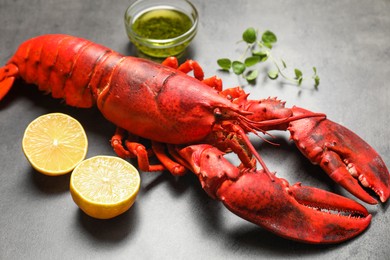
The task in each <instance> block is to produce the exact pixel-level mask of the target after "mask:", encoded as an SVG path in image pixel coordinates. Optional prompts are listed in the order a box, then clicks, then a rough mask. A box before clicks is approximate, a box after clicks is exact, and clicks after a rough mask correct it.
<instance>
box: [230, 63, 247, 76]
mask: <svg viewBox="0 0 390 260" xmlns="http://www.w3.org/2000/svg"><path fill="white" fill-rule="evenodd" d="M232 68H233V72H234V73H235V74H237V75H241V74H242V73H243V72H244V71H245V69H246V67H245V64H244V63H242V62H241V61H233V63H232Z"/></svg>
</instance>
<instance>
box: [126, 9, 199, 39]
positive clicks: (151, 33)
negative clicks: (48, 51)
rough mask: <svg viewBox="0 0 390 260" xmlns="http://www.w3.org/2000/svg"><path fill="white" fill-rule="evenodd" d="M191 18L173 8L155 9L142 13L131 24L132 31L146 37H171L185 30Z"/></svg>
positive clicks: (190, 22) (189, 25)
mask: <svg viewBox="0 0 390 260" xmlns="http://www.w3.org/2000/svg"><path fill="white" fill-rule="evenodd" d="M191 27H192V20H191V19H190V18H189V17H188V16H187V15H186V14H184V13H182V12H180V11H177V10H174V9H156V10H151V11H147V12H145V13H143V14H142V15H141V16H140V17H138V18H137V19H136V20H135V21H134V23H133V26H132V29H133V31H134V32H135V33H136V34H138V35H139V36H141V37H144V38H148V39H158V40H164V39H171V38H175V37H178V36H180V35H182V34H184V33H185V32H187V31H188V30H189V29H190V28H191Z"/></svg>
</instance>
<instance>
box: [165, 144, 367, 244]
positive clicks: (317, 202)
mask: <svg viewBox="0 0 390 260" xmlns="http://www.w3.org/2000/svg"><path fill="white" fill-rule="evenodd" d="M170 152H171V154H172V155H173V156H174V157H175V158H176V159H177V160H179V161H180V162H181V163H184V164H185V165H186V167H188V168H189V169H191V171H192V172H194V173H195V174H196V175H197V176H198V178H199V180H200V183H201V185H202V187H203V189H204V190H205V191H206V193H207V194H209V196H211V197H212V198H214V199H218V200H221V201H222V202H223V204H224V205H225V206H226V207H227V208H228V209H229V210H230V211H232V212H233V213H235V214H236V215H238V216H240V217H242V218H244V219H246V220H248V221H250V222H252V223H255V224H257V225H259V226H261V227H264V228H265V229H267V230H270V231H271V232H273V233H276V234H278V235H280V236H282V237H285V238H289V239H293V240H297V241H301V242H306V243H338V242H342V241H345V240H347V239H350V238H352V237H354V236H356V235H358V234H360V233H361V232H363V231H364V230H365V229H366V228H367V227H368V225H369V224H370V221H371V215H370V214H368V212H367V210H366V209H365V208H364V207H363V206H362V205H360V204H359V203H357V202H355V201H353V200H351V199H348V198H344V197H342V196H339V195H336V194H333V193H330V192H327V191H323V190H320V189H316V188H311V187H305V186H302V185H300V184H295V185H294V186H289V184H288V182H287V181H286V180H284V179H280V178H277V177H276V176H273V178H272V179H271V178H270V176H269V174H266V173H265V172H264V170H260V171H255V170H240V169H238V168H237V167H235V166H234V165H233V164H231V163H230V162H229V161H228V160H227V159H226V158H224V156H223V153H222V152H221V151H219V150H218V149H217V148H215V147H213V146H211V145H206V144H202V145H191V146H187V147H185V148H181V149H179V148H177V149H176V150H175V151H173V149H171V150H170Z"/></svg>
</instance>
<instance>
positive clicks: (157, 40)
mask: <svg viewBox="0 0 390 260" xmlns="http://www.w3.org/2000/svg"><path fill="white" fill-rule="evenodd" d="M125 27H126V33H127V36H128V37H129V39H130V41H131V42H132V43H133V44H134V45H135V46H136V47H137V49H138V50H139V51H140V52H142V53H144V54H146V55H148V56H151V57H156V58H166V57H169V56H179V55H180V54H181V53H183V52H184V50H185V49H186V48H187V47H188V45H189V44H190V43H191V41H192V39H193V38H194V37H195V35H196V32H197V29H198V12H197V10H196V8H195V6H194V5H193V4H192V3H190V2H189V1H187V0H138V1H136V2H135V3H133V4H132V5H130V6H129V7H128V8H127V10H126V13H125Z"/></svg>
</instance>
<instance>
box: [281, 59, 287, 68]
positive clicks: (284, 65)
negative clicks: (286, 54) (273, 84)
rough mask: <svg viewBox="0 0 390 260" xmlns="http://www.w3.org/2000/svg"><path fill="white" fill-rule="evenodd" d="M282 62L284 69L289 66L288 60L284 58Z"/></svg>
mask: <svg viewBox="0 0 390 260" xmlns="http://www.w3.org/2000/svg"><path fill="white" fill-rule="evenodd" d="M282 64H283V68H284V69H285V68H287V65H286V62H285V61H284V60H282Z"/></svg>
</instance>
